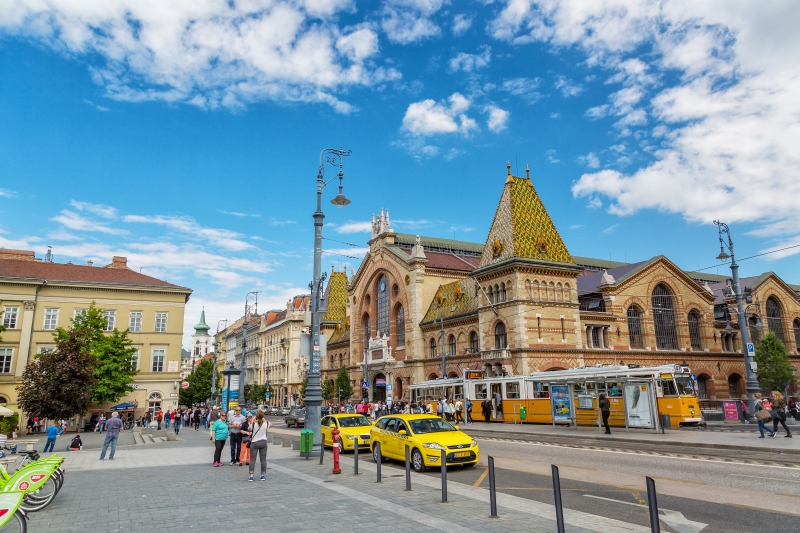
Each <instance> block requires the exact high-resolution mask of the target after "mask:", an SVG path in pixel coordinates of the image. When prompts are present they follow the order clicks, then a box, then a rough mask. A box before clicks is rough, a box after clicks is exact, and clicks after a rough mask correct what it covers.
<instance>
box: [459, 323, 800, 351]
mask: <svg viewBox="0 0 800 533" xmlns="http://www.w3.org/2000/svg"><path fill="white" fill-rule="evenodd" d="M798 324H800V322H799V323H798ZM798 338H800V337H798ZM798 342H800V341H798ZM469 349H470V350H471V351H472V353H478V334H477V333H476V332H474V331H472V332H470V334H469Z"/></svg>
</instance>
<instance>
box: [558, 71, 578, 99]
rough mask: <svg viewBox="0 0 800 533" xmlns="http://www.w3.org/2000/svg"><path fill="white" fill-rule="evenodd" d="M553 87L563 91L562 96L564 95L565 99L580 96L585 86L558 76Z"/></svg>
mask: <svg viewBox="0 0 800 533" xmlns="http://www.w3.org/2000/svg"><path fill="white" fill-rule="evenodd" d="M553 87H555V88H556V89H558V90H559V91H561V94H563V95H564V98H569V97H570V96H578V95H579V94H581V93H582V92H583V90H584V87H583V85H581V84H580V83H575V82H574V81H572V80H570V79H567V78H566V77H565V76H560V75H559V76H556V82H555V83H554V84H553Z"/></svg>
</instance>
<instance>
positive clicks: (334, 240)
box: [322, 237, 359, 248]
mask: <svg viewBox="0 0 800 533" xmlns="http://www.w3.org/2000/svg"><path fill="white" fill-rule="evenodd" d="M322 240H324V241H333V242H338V243H339V244H346V245H347V246H353V247H356V248H357V247H358V246H359V245H358V244H353V243H352V242H345V241H337V240H336V239H329V238H328V237H323V238H322Z"/></svg>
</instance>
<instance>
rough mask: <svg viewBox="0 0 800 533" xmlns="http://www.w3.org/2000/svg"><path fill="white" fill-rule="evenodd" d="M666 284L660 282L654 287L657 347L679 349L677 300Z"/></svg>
mask: <svg viewBox="0 0 800 533" xmlns="http://www.w3.org/2000/svg"><path fill="white" fill-rule="evenodd" d="M673 298H674V297H673V295H672V292H671V291H670V290H669V289H668V288H667V286H666V285H663V284H660V283H659V284H658V285H656V288H655V289H653V298H652V300H653V324H654V325H655V330H656V348H658V349H659V350H677V349H678V332H677V330H676V328H675V302H674V301H673Z"/></svg>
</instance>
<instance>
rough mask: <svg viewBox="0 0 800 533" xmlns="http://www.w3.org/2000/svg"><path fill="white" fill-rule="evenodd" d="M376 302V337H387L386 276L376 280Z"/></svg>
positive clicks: (387, 286) (387, 287)
mask: <svg viewBox="0 0 800 533" xmlns="http://www.w3.org/2000/svg"><path fill="white" fill-rule="evenodd" d="M377 292H378V301H377V315H376V320H375V327H376V328H377V333H378V335H387V336H389V283H388V281H387V280H386V276H381V277H380V278H378V291H377Z"/></svg>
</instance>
